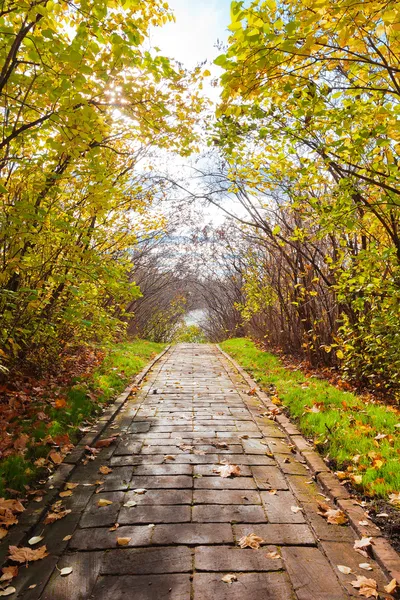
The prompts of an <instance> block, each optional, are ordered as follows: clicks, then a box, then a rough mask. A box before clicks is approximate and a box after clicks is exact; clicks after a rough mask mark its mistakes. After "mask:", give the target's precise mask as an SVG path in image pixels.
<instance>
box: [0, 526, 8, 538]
mask: <svg viewBox="0 0 400 600" xmlns="http://www.w3.org/2000/svg"><path fill="white" fill-rule="evenodd" d="M7 533H8V531H7V529H3V528H2V527H0V540H2V539H3V538H5V537H6V535H7Z"/></svg>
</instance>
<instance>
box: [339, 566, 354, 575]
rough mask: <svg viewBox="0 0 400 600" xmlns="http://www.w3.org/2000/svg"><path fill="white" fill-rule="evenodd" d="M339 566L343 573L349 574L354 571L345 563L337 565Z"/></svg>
mask: <svg viewBox="0 0 400 600" xmlns="http://www.w3.org/2000/svg"><path fill="white" fill-rule="evenodd" d="M337 568H338V570H339V571H340V572H341V573H344V574H345V575H349V574H350V573H352V570H351V568H350V567H346V566H345V565H337Z"/></svg>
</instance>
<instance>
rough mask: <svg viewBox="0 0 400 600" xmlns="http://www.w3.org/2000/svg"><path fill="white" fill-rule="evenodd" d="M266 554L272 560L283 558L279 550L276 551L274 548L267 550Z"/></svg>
mask: <svg viewBox="0 0 400 600" xmlns="http://www.w3.org/2000/svg"><path fill="white" fill-rule="evenodd" d="M265 556H266V557H267V558H271V559H272V560H277V559H278V558H281V555H280V554H279V552H276V550H273V551H272V552H267V553H266V555H265Z"/></svg>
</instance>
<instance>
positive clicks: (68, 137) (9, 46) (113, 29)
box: [0, 0, 202, 371]
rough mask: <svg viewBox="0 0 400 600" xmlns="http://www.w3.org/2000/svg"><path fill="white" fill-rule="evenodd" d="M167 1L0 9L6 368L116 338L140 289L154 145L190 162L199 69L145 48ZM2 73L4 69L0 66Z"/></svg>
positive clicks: (154, 223)
mask: <svg viewBox="0 0 400 600" xmlns="http://www.w3.org/2000/svg"><path fill="white" fill-rule="evenodd" d="M171 18H172V16H171V14H170V13H169V11H168V6H167V4H166V3H163V2H162V1H161V0H160V1H159V0H144V1H143V2H140V3H138V2H126V1H125V0H116V1H111V0H89V1H88V0H78V2H76V3H75V4H74V6H73V7H71V6H70V5H69V4H68V3H65V2H48V1H47V0H39V1H36V0H35V1H34V0H31V1H30V0H28V1H27V2H22V3H21V2H13V1H7V2H5V3H4V5H3V6H2V12H1V15H0V32H1V33H0V65H1V69H2V71H1V73H2V74H1V76H0V108H1V113H2V115H3V116H4V120H3V126H2V132H1V135H0V179H1V181H0V184H1V187H0V251H1V257H2V260H1V265H0V314H1V315H2V322H1V328H0V349H1V352H0V362H1V363H2V367H1V369H2V370H3V371H4V370H5V369H6V368H9V367H12V366H13V365H14V364H15V363H16V362H18V361H21V360H29V361H30V363H31V364H33V365H35V366H36V365H38V364H41V363H46V361H49V360H54V359H55V358H56V357H57V354H58V353H60V352H62V351H63V350H64V349H65V348H66V347H67V346H71V345H79V344H81V343H87V342H92V341H93V340H98V339H102V340H105V341H107V340H111V339H112V338H113V336H114V335H115V334H116V333H120V332H121V331H123V330H124V328H125V325H126V322H125V319H124V308H125V307H126V306H127V304H129V303H131V302H132V301H133V300H135V299H136V298H138V296H139V294H140V292H139V289H138V287H137V286H136V285H135V283H134V282H132V281H131V278H130V273H131V271H132V265H131V256H132V247H133V246H135V244H136V242H137V236H138V234H140V235H143V233H145V232H146V231H149V230H152V229H154V228H157V229H158V228H160V227H161V226H162V218H161V217H160V216H159V215H158V214H157V213H156V211H152V212H150V208H151V207H152V204H153V201H154V199H155V198H157V199H158V198H160V197H161V196H162V195H163V191H164V190H163V183H162V182H160V181H159V180H157V181H155V178H154V177H153V175H152V165H151V163H152V162H153V160H154V155H155V152H156V150H158V149H163V150H165V149H168V150H173V151H175V152H178V153H180V154H182V155H187V154H189V153H190V152H191V151H192V150H193V149H194V148H195V147H196V142H197V136H196V133H194V130H195V128H194V127H193V125H194V123H195V120H196V119H197V118H198V113H199V111H200V109H201V106H202V102H201V101H200V100H199V97H198V95H197V91H196V90H197V88H196V80H197V78H198V77H199V71H200V70H199V69H197V70H195V72H194V73H193V74H189V73H187V72H186V71H185V70H184V69H183V68H182V67H180V66H179V65H177V64H174V63H173V62H171V61H170V60H169V59H167V58H165V57H162V56H159V55H158V54H157V53H156V52H150V51H149V50H147V49H145V47H146V48H147V47H148V44H147V38H148V35H149V30H150V29H151V28H152V27H155V26H161V25H163V24H164V23H166V22H168V21H169V20H171ZM1 69H0V70H1Z"/></svg>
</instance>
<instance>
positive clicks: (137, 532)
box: [69, 525, 153, 550]
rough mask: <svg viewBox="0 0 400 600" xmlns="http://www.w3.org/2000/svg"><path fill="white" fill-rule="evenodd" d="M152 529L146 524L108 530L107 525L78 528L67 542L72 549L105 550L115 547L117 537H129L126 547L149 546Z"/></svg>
mask: <svg viewBox="0 0 400 600" xmlns="http://www.w3.org/2000/svg"><path fill="white" fill-rule="evenodd" d="M152 533H153V530H152V529H151V528H149V527H148V526H147V525H135V526H131V527H129V526H128V527H119V528H118V529H117V530H115V531H110V528H109V527H96V528H95V529H90V530H88V529H78V530H77V531H76V532H75V533H74V535H73V536H72V539H71V541H70V543H69V548H70V549H72V550H106V549H108V548H117V538H119V537H127V538H130V541H129V543H128V547H131V546H149V545H150V543H151V536H152Z"/></svg>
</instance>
